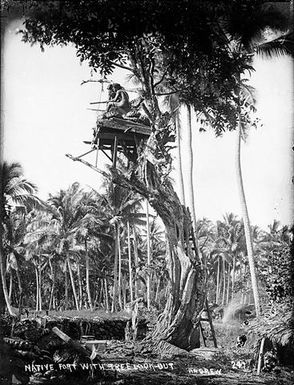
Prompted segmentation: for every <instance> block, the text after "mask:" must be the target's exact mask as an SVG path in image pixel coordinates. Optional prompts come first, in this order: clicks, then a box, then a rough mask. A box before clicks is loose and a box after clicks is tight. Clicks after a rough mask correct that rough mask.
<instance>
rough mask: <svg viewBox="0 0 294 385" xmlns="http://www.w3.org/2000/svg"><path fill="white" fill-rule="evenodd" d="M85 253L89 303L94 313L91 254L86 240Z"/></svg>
mask: <svg viewBox="0 0 294 385" xmlns="http://www.w3.org/2000/svg"><path fill="white" fill-rule="evenodd" d="M85 251H86V287H87V295H88V302H89V306H90V310H91V311H93V305H92V298H91V290H90V265H89V253H88V246H87V239H85Z"/></svg>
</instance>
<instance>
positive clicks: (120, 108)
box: [103, 83, 131, 119]
mask: <svg viewBox="0 0 294 385" xmlns="http://www.w3.org/2000/svg"><path fill="white" fill-rule="evenodd" d="M108 92H109V102H108V104H107V108H106V112H105V113H104V114H103V119H109V118H113V117H117V118H120V117H123V116H124V115H125V114H127V113H128V112H129V111H130V110H131V103H130V100H129V95H128V93H127V91H126V90H125V89H124V88H123V87H122V86H121V85H120V84H118V83H113V84H110V85H109V86H108Z"/></svg>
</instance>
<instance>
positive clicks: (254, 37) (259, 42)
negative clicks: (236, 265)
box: [220, 3, 293, 316]
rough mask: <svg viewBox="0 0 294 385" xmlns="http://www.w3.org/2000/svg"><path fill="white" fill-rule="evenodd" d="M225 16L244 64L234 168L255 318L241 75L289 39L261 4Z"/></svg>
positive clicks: (246, 106) (248, 95)
mask: <svg viewBox="0 0 294 385" xmlns="http://www.w3.org/2000/svg"><path fill="white" fill-rule="evenodd" d="M228 14H229V17H228V18H227V19H226V20H225V21H223V23H222V22H220V27H221V26H222V28H223V36H224V39H225V40H226V44H227V46H228V49H229V50H230V51H231V53H232V55H239V56H240V58H241V57H242V58H243V60H244V64H246V63H247V65H245V66H244V67H243V70H242V71H239V75H238V78H239V87H238V89H236V90H235V96H236V99H235V102H236V108H237V150H236V169H237V181H238V187H239V192H240V202H241V209H242V218H243V222H244V230H245V238H246V246H247V256H248V261H249V268H250V275H251V283H252V290H253V297H254V303H255V310H256V315H257V316H258V315H259V314H260V300H259V292H258V284H257V277H256V271H255V261H254V249H253V239H252V233H251V227H250V219H249V213H248V207H247V201H246V196H245V190H244V182H243V175H242V167H241V139H244V138H245V135H244V130H245V129H246V128H248V126H249V125H255V124H256V121H255V119H252V112H253V111H254V110H255V108H254V97H253V94H252V89H250V87H248V86H246V84H245V82H244V79H242V76H244V71H245V70H246V71H247V70H249V71H250V70H252V69H253V68H252V67H251V63H252V59H253V56H254V54H255V53H264V54H266V55H267V56H271V55H276V54H281V53H282V54H284V53H288V52H289V44H283V39H281V35H283V37H284V39H285V40H286V41H288V40H289V32H288V20H287V18H285V17H284V16H283V15H282V14H281V13H280V12H279V11H278V9H277V8H274V6H273V5H270V6H267V5H265V4H262V3H260V4H257V5H256V7H255V8H254V9H253V8H251V7H249V8H246V9H245V8H243V9H241V8H240V7H238V6H236V4H234V3H231V4H230V5H229V12H228ZM269 28H271V29H272V31H275V32H277V31H279V32H278V34H277V35H276V38H275V39H272V41H265V40H266V39H265V35H266V33H265V32H266V31H267V30H268V29H269ZM292 46H293V45H292ZM290 48H291V45H290Z"/></svg>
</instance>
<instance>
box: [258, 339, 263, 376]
mask: <svg viewBox="0 0 294 385" xmlns="http://www.w3.org/2000/svg"><path fill="white" fill-rule="evenodd" d="M264 343H265V337H263V338H262V340H261V344H260V349H259V355H258V364H257V375H259V374H260V371H261V364H262V358H263V349H264Z"/></svg>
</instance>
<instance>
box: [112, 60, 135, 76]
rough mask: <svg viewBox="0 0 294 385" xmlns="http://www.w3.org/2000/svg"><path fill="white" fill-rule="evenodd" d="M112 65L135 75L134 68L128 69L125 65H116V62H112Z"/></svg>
mask: <svg viewBox="0 0 294 385" xmlns="http://www.w3.org/2000/svg"><path fill="white" fill-rule="evenodd" d="M110 64H112V65H114V66H116V67H119V68H122V69H124V70H127V71H131V72H132V73H134V70H133V68H131V67H127V66H124V65H122V64H119V63H115V62H114V61H111V62H110Z"/></svg>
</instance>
